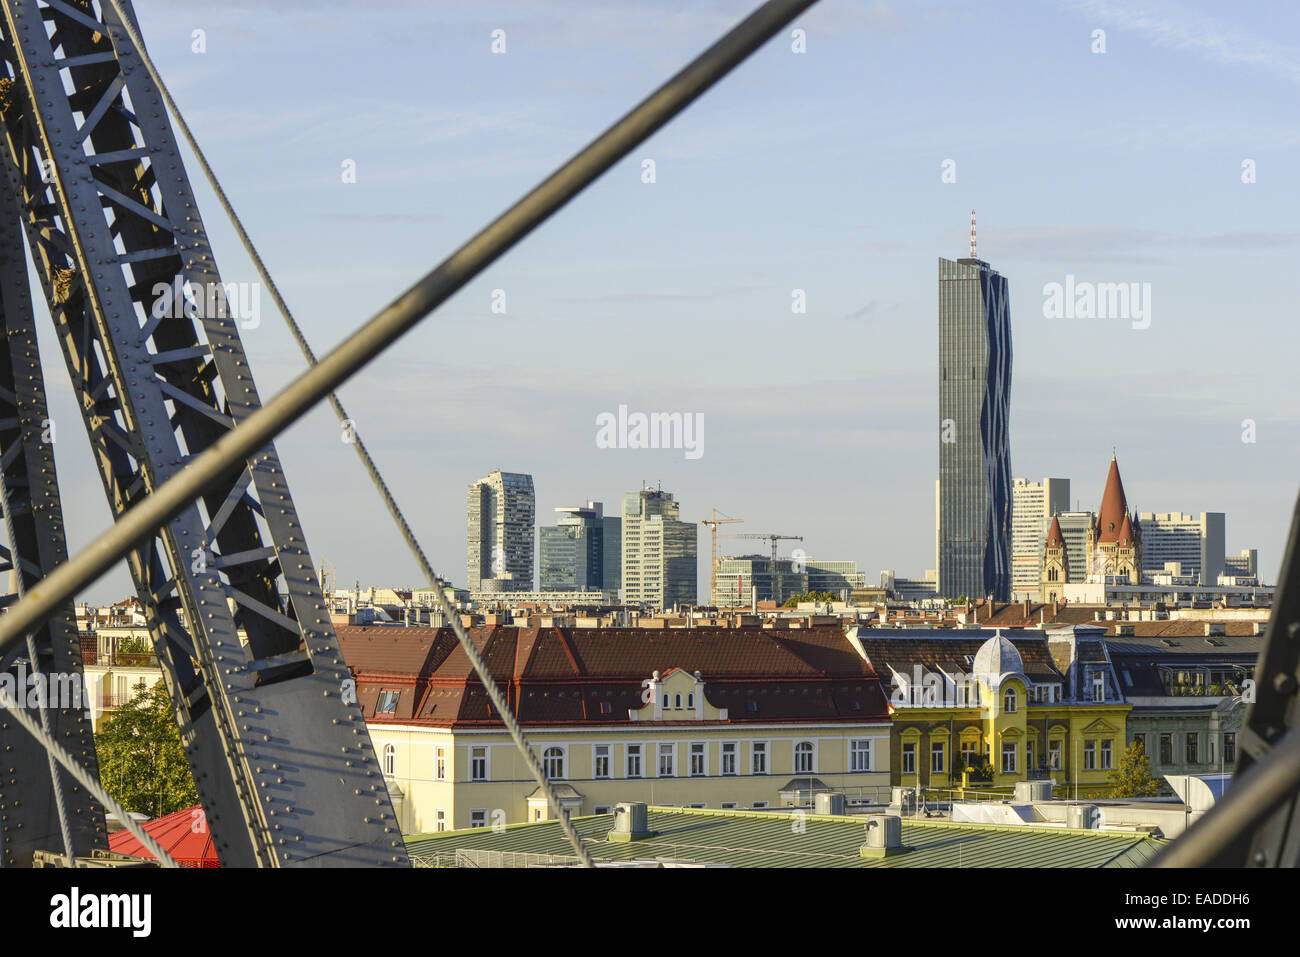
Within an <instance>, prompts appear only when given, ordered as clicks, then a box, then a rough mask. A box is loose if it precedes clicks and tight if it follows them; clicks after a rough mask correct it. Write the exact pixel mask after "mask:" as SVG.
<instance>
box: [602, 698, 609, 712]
mask: <svg viewBox="0 0 1300 957" xmlns="http://www.w3.org/2000/svg"><path fill="white" fill-rule="evenodd" d="M600 713H601V714H609V713H610V706H609V702H608V701H602V702H601V703H600Z"/></svg>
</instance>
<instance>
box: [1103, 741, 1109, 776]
mask: <svg viewBox="0 0 1300 957" xmlns="http://www.w3.org/2000/svg"><path fill="white" fill-rule="evenodd" d="M1110 752H1111V739H1110V738H1105V739H1103V740H1102V742H1101V769H1102V770H1103V771H1109V770H1110V767H1111V764H1110Z"/></svg>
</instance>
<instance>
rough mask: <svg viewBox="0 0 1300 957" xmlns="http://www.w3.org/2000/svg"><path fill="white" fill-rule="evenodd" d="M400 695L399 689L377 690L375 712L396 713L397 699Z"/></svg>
mask: <svg viewBox="0 0 1300 957" xmlns="http://www.w3.org/2000/svg"><path fill="white" fill-rule="evenodd" d="M401 696H402V692H401V691H392V690H389V689H385V690H383V691H381V692H379V700H378V701H377V702H376V703H375V714H396V713H397V699H398V698H400V697H401Z"/></svg>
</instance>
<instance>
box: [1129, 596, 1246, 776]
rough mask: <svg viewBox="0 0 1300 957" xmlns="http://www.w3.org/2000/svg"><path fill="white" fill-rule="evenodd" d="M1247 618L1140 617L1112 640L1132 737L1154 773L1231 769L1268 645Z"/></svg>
mask: <svg viewBox="0 0 1300 957" xmlns="http://www.w3.org/2000/svg"><path fill="white" fill-rule="evenodd" d="M1259 630H1260V629H1258V628H1254V627H1250V626H1249V624H1248V623H1245V622H1243V623H1240V624H1238V623H1236V622H1233V623H1231V624H1229V623H1225V622H1210V621H1204V622H1201V621H1179V622H1151V623H1146V622H1137V623H1133V624H1118V625H1116V631H1117V633H1116V634H1115V635H1113V636H1111V637H1109V638H1108V639H1107V642H1106V643H1107V646H1108V647H1109V649H1110V655H1111V660H1112V661H1113V662H1114V663H1115V668H1116V671H1117V673H1118V674H1119V679H1120V685H1121V687H1122V688H1123V691H1124V694H1125V697H1126V698H1127V700H1129V701H1130V702H1131V703H1132V704H1133V710H1132V712H1131V713H1130V714H1129V721H1128V740H1129V741H1130V742H1132V741H1137V742H1138V743H1139V744H1141V745H1142V747H1143V749H1144V750H1145V751H1146V753H1147V759H1148V762H1149V763H1150V765H1151V771H1152V774H1153V775H1154V776H1155V777H1156V778H1158V779H1162V778H1163V777H1164V776H1165V775H1169V774H1214V773H1227V774H1231V773H1232V770H1233V768H1234V767H1235V766H1236V762H1237V755H1238V753H1239V750H1240V747H1239V740H1240V739H1239V735H1240V733H1241V725H1242V720H1243V718H1244V717H1245V713H1246V706H1247V705H1248V704H1249V701H1248V700H1247V699H1249V698H1251V697H1253V690H1254V678H1255V665H1256V663H1257V661H1258V659H1259V653H1260V650H1261V649H1262V647H1263V643H1264V638H1263V635H1262V634H1256V633H1255V632H1258V631H1259Z"/></svg>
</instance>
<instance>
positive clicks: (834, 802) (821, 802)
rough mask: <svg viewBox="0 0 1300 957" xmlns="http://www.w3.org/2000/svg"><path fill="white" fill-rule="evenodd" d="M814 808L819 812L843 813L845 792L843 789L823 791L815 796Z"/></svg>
mask: <svg viewBox="0 0 1300 957" xmlns="http://www.w3.org/2000/svg"><path fill="white" fill-rule="evenodd" d="M813 809H814V810H815V811H816V812H817V813H818V814H843V813H844V793H843V792H842V791H822V792H820V793H818V794H817V795H816V796H815V797H814V798H813Z"/></svg>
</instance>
